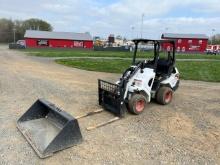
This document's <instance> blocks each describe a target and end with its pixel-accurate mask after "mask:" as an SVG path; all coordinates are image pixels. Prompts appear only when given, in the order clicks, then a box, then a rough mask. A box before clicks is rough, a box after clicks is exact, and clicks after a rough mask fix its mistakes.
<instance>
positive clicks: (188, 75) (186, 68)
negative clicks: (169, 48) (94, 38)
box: [56, 59, 220, 82]
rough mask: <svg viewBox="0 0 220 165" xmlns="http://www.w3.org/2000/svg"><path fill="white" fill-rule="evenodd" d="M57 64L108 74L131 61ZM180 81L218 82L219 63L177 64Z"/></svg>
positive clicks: (84, 61)
mask: <svg viewBox="0 0 220 165" xmlns="http://www.w3.org/2000/svg"><path fill="white" fill-rule="evenodd" d="M56 62H57V63H59V64H62V65H66V66H69V67H74V68H79V69H84V70H89V71H99V72H110V73H122V72H123V71H124V70H125V69H126V68H127V67H128V66H129V65H130V64H131V60H103V59H97V60H95V59H71V60H70V59H61V60H56ZM176 66H177V68H178V69H179V71H180V77H181V79H185V80H199V81H210V82H220V62H217V61H216V62H207V61H205V62H188V61H187V62H182V61H181V62H177V64H176Z"/></svg>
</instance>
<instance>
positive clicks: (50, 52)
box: [21, 49, 220, 60]
mask: <svg viewBox="0 0 220 165" xmlns="http://www.w3.org/2000/svg"><path fill="white" fill-rule="evenodd" d="M21 51H24V52H26V53H27V54H28V55H32V56H40V57H120V58H131V57H132V55H133V53H132V52H114V51H93V50H77V49H75V50H73V49H25V50H21ZM151 57H152V52H144V53H143V52H138V55H137V58H151ZM176 58H177V59H218V60H220V55H216V56H215V55H206V54H177V55H176Z"/></svg>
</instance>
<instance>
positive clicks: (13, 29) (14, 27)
mask: <svg viewBox="0 0 220 165" xmlns="http://www.w3.org/2000/svg"><path fill="white" fill-rule="evenodd" d="M15 31H16V29H15V27H14V28H13V36H14V44H15Z"/></svg>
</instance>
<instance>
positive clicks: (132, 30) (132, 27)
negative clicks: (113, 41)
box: [131, 26, 134, 39]
mask: <svg viewBox="0 0 220 165" xmlns="http://www.w3.org/2000/svg"><path fill="white" fill-rule="evenodd" d="M131 32H132V33H131V38H132V39H134V26H131Z"/></svg>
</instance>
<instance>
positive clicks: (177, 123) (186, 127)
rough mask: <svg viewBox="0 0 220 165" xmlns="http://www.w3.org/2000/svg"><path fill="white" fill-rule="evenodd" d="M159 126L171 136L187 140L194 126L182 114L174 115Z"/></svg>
mask: <svg viewBox="0 0 220 165" xmlns="http://www.w3.org/2000/svg"><path fill="white" fill-rule="evenodd" d="M161 126H162V128H163V129H165V130H166V131H167V132H168V133H169V134H171V135H172V136H176V137H185V138H188V137H190V136H191V135H192V132H193V127H194V124H193V121H192V120H191V119H190V118H189V117H187V116H186V115H184V114H183V113H179V114H178V113H175V115H174V116H172V117H168V118H167V119H165V120H163V121H162V123H161Z"/></svg>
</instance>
